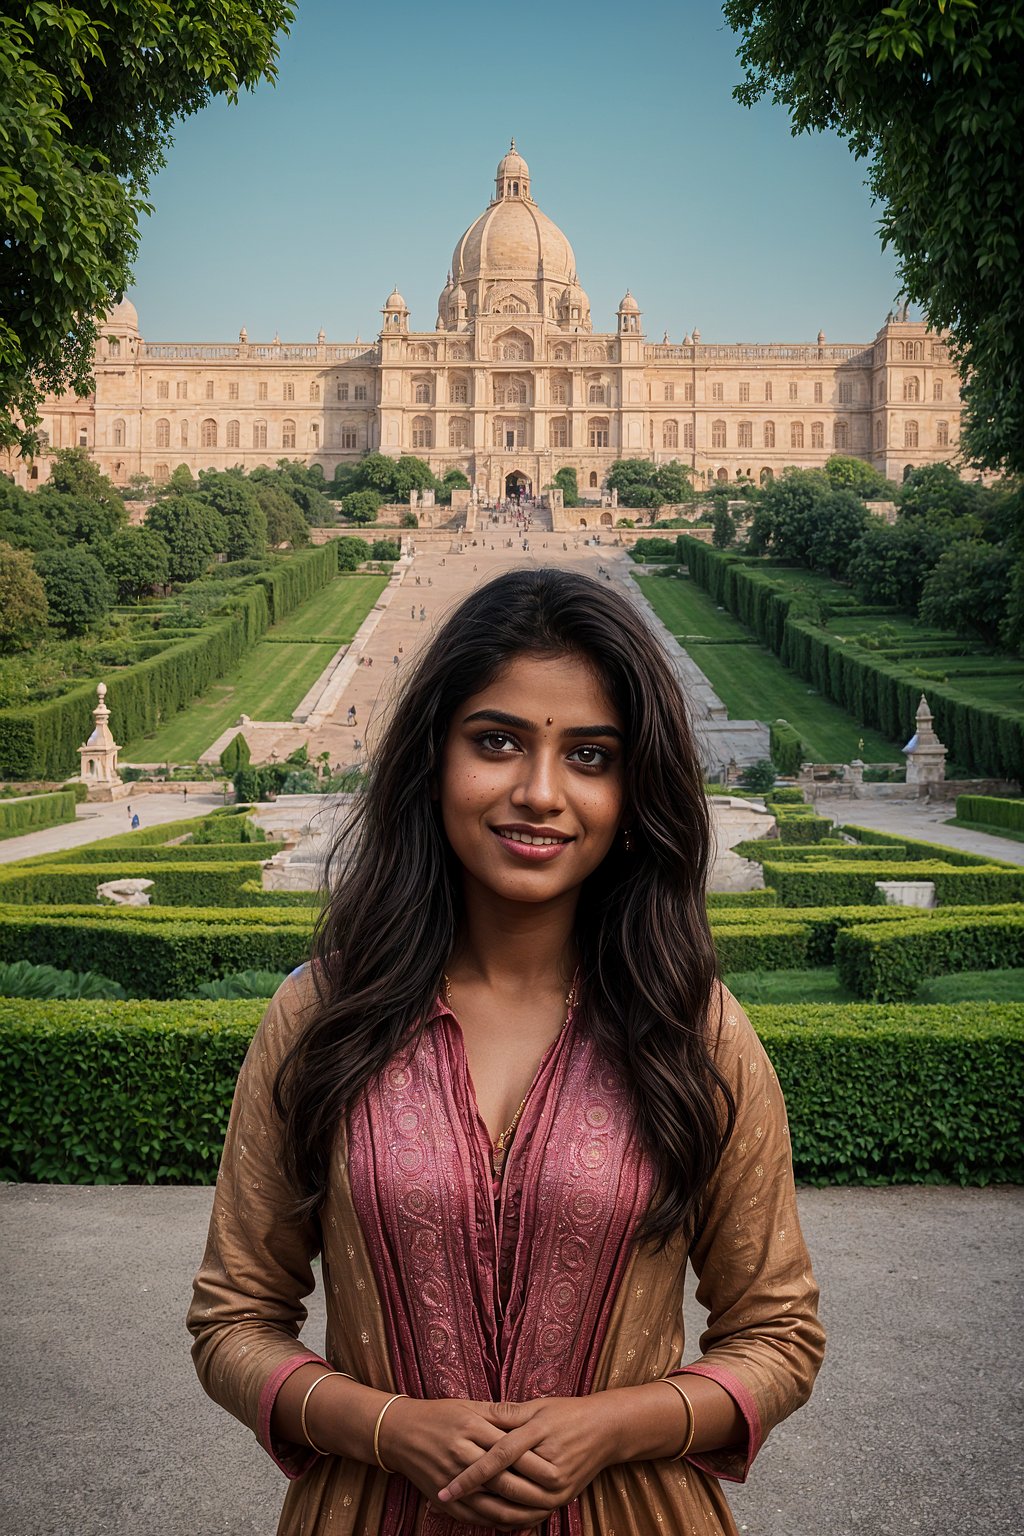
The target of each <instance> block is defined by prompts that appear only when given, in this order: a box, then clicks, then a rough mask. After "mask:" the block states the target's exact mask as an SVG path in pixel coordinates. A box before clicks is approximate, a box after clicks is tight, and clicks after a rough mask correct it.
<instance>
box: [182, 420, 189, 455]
mask: <svg viewBox="0 0 1024 1536" xmlns="http://www.w3.org/2000/svg"><path fill="white" fill-rule="evenodd" d="M181 446H182V447H183V448H187V447H188V422H187V421H183V422H182V424H181Z"/></svg>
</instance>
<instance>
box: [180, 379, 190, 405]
mask: <svg viewBox="0 0 1024 1536" xmlns="http://www.w3.org/2000/svg"><path fill="white" fill-rule="evenodd" d="M178 399H179V400H187V399H188V379H179V380H178Z"/></svg>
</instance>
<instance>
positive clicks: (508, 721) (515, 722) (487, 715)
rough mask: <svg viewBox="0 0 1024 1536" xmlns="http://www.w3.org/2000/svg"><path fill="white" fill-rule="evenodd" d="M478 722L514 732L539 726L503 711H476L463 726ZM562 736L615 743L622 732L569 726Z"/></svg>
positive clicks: (611, 727)
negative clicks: (610, 739)
mask: <svg viewBox="0 0 1024 1536" xmlns="http://www.w3.org/2000/svg"><path fill="white" fill-rule="evenodd" d="M478 720H492V721H494V723H495V724H496V725H507V726H508V727H509V729H510V730H514V731H539V730H540V726H539V725H536V724H535V723H534V722H533V721H532V720H524V719H523V717H522V715H510V714H507V713H506V712H505V710H503V709H478V710H476V711H474V713H473V714H471V715H467V716H466V718H465V720H463V722H462V723H463V725H472V724H474V723H475V722H476V721H478ZM562 735H563V736H570V737H571V738H572V739H573V741H579V740H581V739H582V738H584V737H590V736H612V737H614V738H615V740H616V741H622V739H623V736H622V732H621V731H620V730H619V728H618V726H615V725H571V726H569V727H568V728H567V729H566V730H564V731H563V732H562Z"/></svg>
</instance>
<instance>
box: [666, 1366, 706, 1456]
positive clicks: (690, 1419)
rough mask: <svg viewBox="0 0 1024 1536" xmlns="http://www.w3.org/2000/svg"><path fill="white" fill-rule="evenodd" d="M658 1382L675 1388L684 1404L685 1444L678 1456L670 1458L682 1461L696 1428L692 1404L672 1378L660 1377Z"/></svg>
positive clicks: (691, 1442)
mask: <svg viewBox="0 0 1024 1536" xmlns="http://www.w3.org/2000/svg"><path fill="white" fill-rule="evenodd" d="M659 1380H661V1381H663V1382H665V1384H666V1385H667V1386H670V1387H675V1389H676V1391H677V1392H678V1393H679V1396H680V1397H681V1398H682V1400H683V1402H684V1403H685V1404H686V1414H687V1434H686V1444H685V1445H684V1446H683V1448H682V1450H681V1451H680V1452H679V1453H678V1455H676V1456H673V1457H671V1460H672V1461H682V1459H683V1457H684V1456H685V1455H686V1453H687V1451H688V1450H689V1449H690V1446H691V1445H692V1444H693V1434H694V1430H695V1429H696V1427H697V1426H696V1421H695V1419H694V1416H693V1404H692V1403H691V1402H690V1399H689V1398H688V1397H687V1395H686V1393H685V1392H684V1391H683V1389H682V1387H681V1386H680V1385H679V1383H678V1381H676V1379H675V1377H674V1376H661V1377H659Z"/></svg>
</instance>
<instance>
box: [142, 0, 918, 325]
mask: <svg viewBox="0 0 1024 1536" xmlns="http://www.w3.org/2000/svg"><path fill="white" fill-rule="evenodd" d="M735 50H736V38H735V36H734V34H733V33H732V32H731V31H730V29H729V28H728V27H727V26H726V24H725V22H724V20H723V19H722V17H721V15H720V14H719V12H718V9H717V6H716V5H715V4H714V3H713V0H639V3H638V4H634V5H632V6H623V5H619V4H612V3H610V0H591V3H589V4H580V3H578V0H573V3H570V4H563V5H555V6H552V5H551V4H549V3H547V0H520V3H518V4H516V5H514V6H491V5H484V4H471V3H468V0H434V3H429V0H421V3H419V4H417V5H412V4H410V3H409V0H395V3H392V4H390V5H358V6H356V5H351V4H346V3H344V0H341V3H339V0H298V17H297V20H296V23H295V25H294V27H293V29H292V32H291V35H290V37H288V38H287V39H285V40H284V42H283V45H282V49H281V60H280V74H279V79H278V83H277V85H276V87H270V86H263V87H261V88H260V89H259V90H258V91H256V92H255V93H254V94H253V95H251V96H247V97H245V98H243V100H242V101H241V102H240V103H239V105H238V106H237V107H229V106H227V105H224V104H223V103H219V102H218V103H217V104H216V105H214V106H213V107H211V108H210V109H209V110H208V111H206V112H203V113H200V114H199V115H198V116H197V117H193V118H191V119H189V120H188V121H187V122H184V123H182V124H181V125H180V126H179V129H178V133H177V138H176V142H175V145H174V147H173V149H172V150H171V151H170V154H169V156H168V163H167V166H166V168H165V169H164V170H163V171H162V172H161V173H160V174H159V176H157V177H156V178H155V179H154V183H153V188H152V191H153V201H154V203H155V212H154V213H153V215H152V217H151V218H150V219H148V220H147V221H145V223H144V227H143V238H142V246H141V253H140V258H139V261H138V264H137V268H136V285H135V287H134V289H133V290H132V292H131V297H132V299H133V300H134V302H135V303H136V305H137V306H138V310H139V315H140V322H141V328H142V332H143V335H145V336H146V337H147V338H148V339H149V340H151V341H160V340H163V341H170V340H181V341H199V340H230V339H232V338H233V337H235V336H236V335H237V333H238V329H239V327H240V326H241V325H245V326H247V328H248V331H249V335H250V337H251V338H252V339H253V340H259V339H269V338H270V337H271V336H272V335H273V334H274V332H275V331H279V332H280V335H281V337H282V339H283V340H294V341H298V340H307V339H312V337H313V336H314V335H315V333H316V331H317V330H318V328H319V327H320V326H321V325H323V327H324V329H325V330H326V332H327V335H328V338H329V339H330V340H335V341H350V340H353V339H354V338H355V336H356V335H357V334H358V335H360V336H362V337H363V339H364V340H365V339H366V338H368V337H371V336H373V335H375V334H376V332H377V329H378V328H379V324H380V316H379V310H380V307H381V305H382V304H383V302H384V299H385V297H386V296H387V294H388V292H389V291H390V289H391V287H392V285H393V284H395V283H397V284H398V286H399V287H400V289H401V291H402V293H403V294H404V295H405V298H406V301H407V302H408V304H409V306H410V308H411V310H412V323H413V325H414V327H416V328H417V329H422V330H429V329H432V328H433V325H434V320H435V316H436V313H437V310H436V304H437V295H438V293H439V292H440V290H441V287H442V285H443V283H444V279H445V273H446V271H447V268H448V265H449V262H450V260H451V253H452V248H453V246H454V245H455V243H456V240H457V239H458V237H459V235H460V234H461V233H462V231H463V230H464V229H465V228H466V226H467V225H468V224H470V223H471V222H472V220H473V219H474V218H476V216H477V214H478V213H480V212H481V211H482V210H483V208H484V207H485V206H486V204H487V202H488V200H489V198H490V195H491V192H492V191H493V177H494V170H495V166H496V164H497V162H498V160H499V159H500V157H501V155H502V154H503V153H504V151H505V149H506V148H507V147H508V141H509V138H510V136H511V135H513V134H514V135H515V138H516V143H517V146H518V148H519V149H520V150H521V152H522V153H523V155H524V156H525V158H526V159H527V161H528V162H529V166H530V174H531V178H532V191H533V195H534V196H535V197H536V199H537V201H538V203H539V204H540V206H541V207H542V208H543V209H544V211H545V213H547V214H548V215H549V217H550V218H552V219H554V221H555V222H556V224H558V225H560V226H561V228H562V229H563V230H564V231H565V233H566V235H567V236H568V237H569V240H570V241H571V242H572V245H573V248H574V250H575V252H576V260H577V265H578V268H579V276H580V281H581V282H582V283H583V286H584V287H585V288H586V289H587V291H588V293H589V294H590V300H591V305H592V311H593V318H594V325H595V329H599V330H607V329H612V328H613V325H614V312H615V309H616V307H617V305H618V301H619V299H620V298H621V296H622V294H623V292H624V291H625V289H626V288H627V286H628V287H629V288H631V289H632V291H633V293H634V294H635V295H636V296H637V298H638V300H639V301H640V304H641V307H642V309H643V311H644V327H645V330H646V331H647V334H648V335H649V336H651V337H652V338H654V339H656V340H660V339H661V335H662V332H663V331H665V330H668V332H669V335H670V337H671V339H673V340H680V339H681V338H682V336H683V333H684V331H687V330H690V329H692V328H693V327H694V326H699V327H700V330H701V334H702V336H703V338H704V340H705V341H720V342H722V341H724V342H731V341H773V340H775V341H798V340H807V339H810V338H812V337H813V336H814V335H815V334H816V333H817V331H818V328H819V327H822V328H824V330H825V331H826V333H827V335H828V338H829V340H830V341H859V340H867V339H869V338H870V337H872V336H873V335H874V333H875V331H876V330H877V329H878V327H879V325H880V324H881V323H882V321H883V319H884V317H885V313H886V311H887V310H888V308H889V307H890V305H891V304H892V302H893V300H894V299H895V297H896V290H897V283H896V279H895V275H894V265H893V261H892V258H891V255H890V254H889V253H887V252H886V253H883V252H882V250H881V247H880V244H879V240H878V236H877V233H876V222H877V211H876V210H875V209H874V208H873V207H872V205H871V200H870V198H869V196H868V193H867V191H866V189H865V187H864V184H863V179H864V166H863V164H859V163H857V162H855V161H854V160H853V158H852V156H851V155H850V154H849V151H848V150H847V149H846V148H845V146H844V145H842V144H841V143H839V142H838V141H837V140H835V139H833V138H831V137H829V136H825V135H815V136H813V137H808V136H806V135H805V136H803V137H800V138H796V139H794V138H793V137H792V136H791V135H790V131H789V125H788V120H787V117H786V114H785V112H784V111H783V110H782V109H781V108H778V107H773V106H770V105H761V106H759V107H757V108H755V109H754V110H752V111H751V110H749V109H748V108H745V107H741V106H740V105H738V103H736V102H735V101H734V100H733V99H732V94H731V92H732V88H733V86H734V85H735V84H736V83H737V82H738V81H739V79H740V67H739V64H738V62H737V60H736V54H735Z"/></svg>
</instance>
